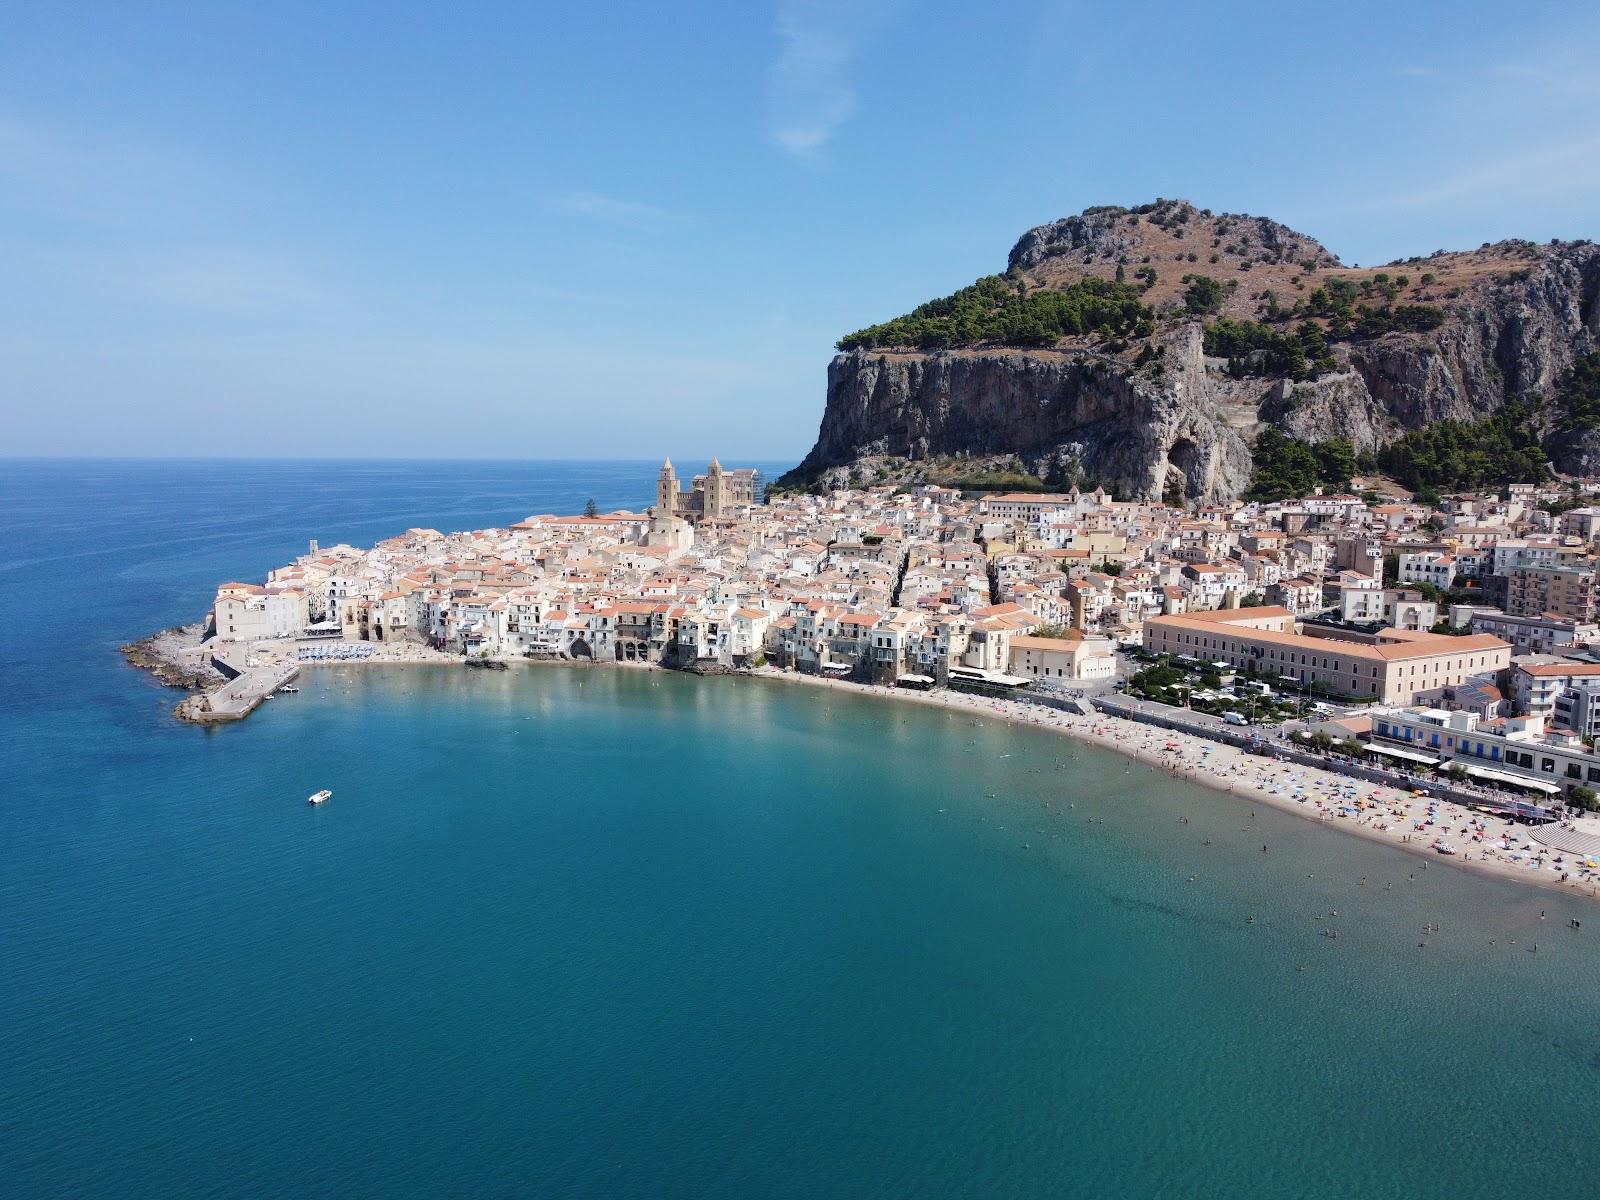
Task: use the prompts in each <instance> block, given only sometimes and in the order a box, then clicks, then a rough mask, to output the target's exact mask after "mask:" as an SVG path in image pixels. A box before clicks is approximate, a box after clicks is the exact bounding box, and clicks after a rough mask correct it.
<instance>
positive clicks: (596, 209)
mask: <svg viewBox="0 0 1600 1200" xmlns="http://www.w3.org/2000/svg"><path fill="white" fill-rule="evenodd" d="M554 204H555V207H557V208H559V209H561V210H562V211H563V212H570V213H577V214H578V215H579V216H584V217H594V218H596V219H597V220H601V221H612V222H615V223H616V224H619V225H640V224H655V223H659V222H662V221H671V220H673V219H674V218H673V214H671V213H669V212H668V211H667V210H666V209H664V208H657V207H656V206H655V205H653V204H642V203H640V202H639V201H637V200H618V199H617V198H616V197H614V196H602V195H600V194H598V193H596V192H568V193H567V194H566V195H564V196H558V197H556V199H555V201H554Z"/></svg>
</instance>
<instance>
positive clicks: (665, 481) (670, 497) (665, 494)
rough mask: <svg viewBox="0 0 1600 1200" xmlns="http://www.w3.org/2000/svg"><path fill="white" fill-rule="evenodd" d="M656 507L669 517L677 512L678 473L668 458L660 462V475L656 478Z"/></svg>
mask: <svg viewBox="0 0 1600 1200" xmlns="http://www.w3.org/2000/svg"><path fill="white" fill-rule="evenodd" d="M656 507H657V508H658V509H660V510H661V511H662V512H663V513H664V514H666V515H667V516H669V517H670V516H672V515H673V514H674V513H675V512H677V511H678V473H677V472H676V471H674V470H673V469H672V460H671V459H670V458H669V459H666V460H664V461H663V462H662V464H661V474H659V475H657V476H656Z"/></svg>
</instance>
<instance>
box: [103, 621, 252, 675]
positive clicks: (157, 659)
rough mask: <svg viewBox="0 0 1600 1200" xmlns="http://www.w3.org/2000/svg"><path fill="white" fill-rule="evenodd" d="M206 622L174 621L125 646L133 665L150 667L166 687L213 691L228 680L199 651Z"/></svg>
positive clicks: (146, 669)
mask: <svg viewBox="0 0 1600 1200" xmlns="http://www.w3.org/2000/svg"><path fill="white" fill-rule="evenodd" d="M205 632H206V624H205V622H204V621H196V622H194V623H193V624H190V625H174V626H173V627H172V628H170V629H163V630H161V632H159V633H152V634H151V635H150V636H149V637H144V638H140V639H139V640H138V641H136V642H129V643H128V644H127V645H125V646H123V647H121V651H122V656H123V657H124V658H125V659H127V660H128V663H129V665H131V666H134V667H137V668H139V669H140V670H141V671H148V672H150V674H152V675H154V676H155V677H156V679H157V680H158V681H159V682H160V683H161V685H162V686H163V687H170V688H182V689H183V690H184V691H188V692H210V691H215V690H216V689H217V688H219V687H221V686H222V685H223V684H224V683H225V682H226V680H225V679H223V677H222V674H221V673H220V672H219V671H217V669H216V668H215V667H213V666H211V665H210V664H209V663H208V662H206V661H205V659H204V658H203V657H202V656H201V654H200V653H199V651H200V645H201V642H202V641H203V639H204V638H205Z"/></svg>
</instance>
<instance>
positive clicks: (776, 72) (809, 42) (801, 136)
mask: <svg viewBox="0 0 1600 1200" xmlns="http://www.w3.org/2000/svg"><path fill="white" fill-rule="evenodd" d="M893 8H894V5H893V4H892V3H889V2H886V0H876V2H875V0H861V2H858V3H855V4H844V3H840V2H839V0H782V2H781V3H780V4H779V6H778V22H777V34H778V57H777V58H776V59H775V60H774V61H773V64H772V66H771V68H770V70H769V71H768V75H767V104H768V136H770V137H771V139H772V141H773V143H774V144H775V145H777V146H778V147H779V148H780V149H782V150H783V151H784V152H785V153H787V154H789V155H792V156H793V157H795V158H797V159H801V160H803V161H815V160H816V159H818V158H819V157H821V155H822V154H823V152H824V151H826V149H827V147H828V144H829V143H830V142H831V141H832V140H833V136H834V134H836V133H837V132H838V131H839V127H840V126H841V125H843V124H844V123H845V122H846V121H848V120H849V119H850V118H851V117H852V116H854V115H855V113H856V108H857V101H856V91H855V88H854V86H853V85H852V84H851V81H850V78H849V75H850V69H851V68H852V67H853V66H854V65H855V62H856V59H857V58H858V57H859V55H860V53H861V50H862V48H863V47H864V46H865V44H866V43H867V41H868V40H869V39H870V38H871V36H872V34H873V33H875V32H876V30H877V28H878V27H880V26H881V25H882V24H883V23H884V20H885V18H887V17H888V16H889V15H890V13H891V11H892V10H893Z"/></svg>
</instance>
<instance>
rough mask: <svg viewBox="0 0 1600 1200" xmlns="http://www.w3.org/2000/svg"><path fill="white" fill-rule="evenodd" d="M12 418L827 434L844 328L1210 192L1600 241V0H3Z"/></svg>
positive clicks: (18, 422) (1388, 239) (64, 433)
mask: <svg viewBox="0 0 1600 1200" xmlns="http://www.w3.org/2000/svg"><path fill="white" fill-rule="evenodd" d="M0 29H3V36H0V418H3V424H0V429H3V430H4V431H5V435H4V437H3V439H0V454H13V455H84V456H100V455H128V456H245V457H274V456H291V457H300V456H332V457H349V456H373V457H459V458H479V457H509V458H549V457H579V458H582V457H607V458H648V457H653V456H658V455H660V454H661V453H663V452H674V453H680V454H683V453H690V452H696V453H700V454H709V453H712V452H715V453H717V454H718V455H720V456H721V458H722V461H723V462H724V463H725V464H729V465H732V464H734V463H735V462H736V461H737V460H738V459H739V458H741V457H745V458H750V459H763V460H772V459H788V458H798V457H799V456H800V455H801V454H803V453H804V452H805V450H806V449H807V448H808V447H809V445H810V443H811V441H812V439H813V437H814V436H815V433H816V428H817V422H818V419H819V418H820V416H821V412H822V407H823V402H824V399H825V394H826V368H827V363H828V360H829V357H830V356H831V354H832V353H833V348H832V347H833V343H834V341H835V340H836V339H837V338H838V337H839V336H841V335H842V334H844V333H846V332H848V331H850V330H853V329H856V328H859V327H861V326H863V325H866V324H870V323H872V322H874V321H879V320H883V319H886V318H888V317H890V316H893V315H895V314H897V313H900V312H903V311H905V310H906V309H908V308H911V307H913V306H914V305H916V304H918V303H920V302H922V301H923V300H927V299H929V298H932V297H934V296H938V295H944V294H946V293H948V292H950V291H953V290H954V289H955V288H958V287H961V286H963V285H965V284H967V283H970V282H971V281H972V280H973V279H975V278H977V277H978V276H980V275H985V274H989V273H993V272H996V271H1000V270H1003V269H1004V267H1005V262H1006V254H1007V252H1008V250H1009V249H1010V247H1011V245H1012V244H1013V243H1014V242H1015V240H1016V239H1017V238H1018V237H1019V236H1020V235H1021V234H1022V233H1023V232H1025V231H1026V230H1027V229H1029V228H1030V227H1032V226H1034V225H1038V224H1042V223H1044V222H1046V221H1049V220H1053V219H1055V218H1058V217H1061V216H1065V215H1068V214H1071V213H1075V212H1078V211H1081V210H1082V209H1083V208H1085V207H1088V206H1091V205H1097V204H1139V203H1143V202H1146V201H1149V200H1153V199H1155V198H1156V197H1158V196H1164V197H1184V198H1187V199H1190V200H1192V201H1194V202H1195V203H1196V204H1198V205H1200V206H1201V207H1205V208H1211V209H1214V210H1218V211H1233V212H1250V213H1256V214H1261V215H1266V216H1271V217H1274V218H1276V219H1278V220H1281V221H1283V222H1285V223H1287V224H1289V225H1291V226H1293V227H1294V228H1296V229H1298V230H1300V231H1302V232H1304V233H1307V234H1310V235H1311V236H1313V237H1316V238H1317V239H1319V240H1320V241H1322V242H1323V243H1324V244H1325V245H1327V246H1328V247H1329V248H1330V249H1331V250H1332V251H1333V252H1334V253H1336V254H1338V255H1339V256H1340V257H1341V258H1342V259H1343V260H1344V261H1345V262H1346V263H1360V264H1370V263H1378V262H1386V261H1389V260H1391V259H1394V258H1398V257H1404V256H1407V255H1412V254H1426V253H1430V252H1432V251H1433V250H1436V249H1460V248H1467V247H1475V246H1477V245H1478V244H1480V243H1482V242H1485V241H1492V240H1498V239H1500V238H1504V237H1527V238H1532V239H1535V240H1538V241H1544V240H1548V239H1550V238H1552V237H1560V238H1577V237H1600V121H1596V119H1595V113H1596V112H1597V111H1600V67H1597V66H1596V65H1595V64H1596V63H1600V8H1596V7H1595V6H1594V5H1592V4H1589V3H1561V4H1552V3H1543V4H1542V3H1520V4H1491V3H1482V2H1476V0H1452V2H1450V3H1434V2H1431V0H1430V2H1423V3H1411V4H1395V3H1393V2H1392V0H1387V2H1384V3H1369V2H1367V0H1353V2H1346V3H1341V4H1337V5H1331V4H1330V5H1315V6H1313V5H1285V4H1281V3H1279V4H1268V3H1225V2H1224V3H1209V4H1175V3H1169V4H1150V3H1139V2H1137V0H1132V2H1124V3H1120V4H1116V5H1109V4H1094V5H1091V4H1080V3H1066V2H1059V3H1058V2H1040V0H1034V2H1027V3H1025V2H1020V0H1017V2H1012V0H991V2H989V3H986V4H971V3H932V2H919V0H850V2H842V0H815V2H807V0H741V2H740V3H728V4H717V3H709V2H703V3H696V4H684V5H663V4H659V3H630V4H618V3H606V2H604V0H591V2H590V3H587V4H583V5H554V4H542V5H529V4H506V5H500V4H495V3H478V4H472V5H440V4H437V3H433V4H427V5H420V4H418V5H412V4H406V3H400V2H395V3H371V4H359V3H346V4H339V5H328V4H297V3H294V2H292V0H279V2H276V3H273V4H239V5H230V4H226V3H220V2H219V3H215V4H207V5H193V4H186V5H171V6H167V5H162V4H158V3H126V2H123V3H114V4H92V3H81V4H71V5H67V4H61V3H59V2H55V0H52V2H50V3H30V2H26V0H8V3H6V4H5V6H4V15H3V17H0Z"/></svg>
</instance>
